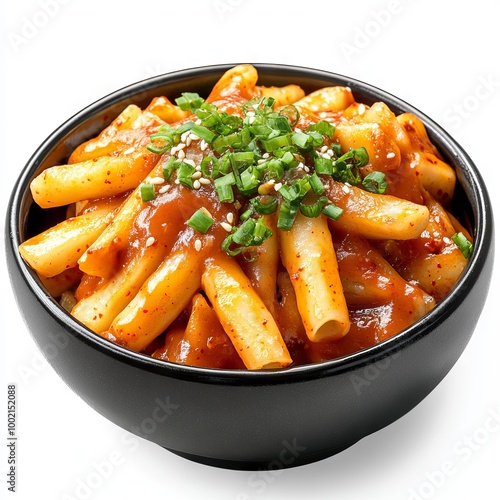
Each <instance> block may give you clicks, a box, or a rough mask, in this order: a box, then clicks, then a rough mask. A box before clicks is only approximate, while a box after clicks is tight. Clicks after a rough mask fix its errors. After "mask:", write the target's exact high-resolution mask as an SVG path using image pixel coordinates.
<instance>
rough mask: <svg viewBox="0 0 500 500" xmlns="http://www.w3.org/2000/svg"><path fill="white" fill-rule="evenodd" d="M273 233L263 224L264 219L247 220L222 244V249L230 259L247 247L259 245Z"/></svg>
mask: <svg viewBox="0 0 500 500" xmlns="http://www.w3.org/2000/svg"><path fill="white" fill-rule="evenodd" d="M272 234H273V232H272V231H271V229H269V228H268V227H267V226H266V225H265V224H264V219H263V218H260V219H259V220H257V221H255V220H254V219H247V220H246V221H245V222H243V224H241V225H240V226H239V227H238V228H237V229H236V231H235V232H234V233H232V234H230V235H229V236H227V237H226V238H225V239H224V241H223V242H222V249H223V250H224V251H225V252H226V253H227V254H228V255H229V256H231V257H234V256H236V255H238V254H240V253H241V252H243V251H245V250H246V248H248V247H249V246H258V245H261V244H262V243H263V242H264V241H265V240H266V239H267V238H269V237H271V236H272Z"/></svg>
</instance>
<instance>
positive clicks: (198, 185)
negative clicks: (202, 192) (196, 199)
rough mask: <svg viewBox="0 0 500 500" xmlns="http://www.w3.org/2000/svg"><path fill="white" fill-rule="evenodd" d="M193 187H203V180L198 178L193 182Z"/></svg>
mask: <svg viewBox="0 0 500 500" xmlns="http://www.w3.org/2000/svg"><path fill="white" fill-rule="evenodd" d="M193 188H194V189H200V188H201V182H200V181H199V180H198V179H196V180H195V181H194V182H193Z"/></svg>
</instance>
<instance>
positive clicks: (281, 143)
mask: <svg viewBox="0 0 500 500" xmlns="http://www.w3.org/2000/svg"><path fill="white" fill-rule="evenodd" d="M292 137H293V136H292ZM291 142H292V139H291V137H290V135H288V134H287V135H279V136H277V137H273V138H271V139H267V140H265V141H262V145H263V146H264V149H265V150H266V151H267V152H268V153H272V152H273V151H276V150H277V149H279V148H282V147H285V146H289V145H290V144H291Z"/></svg>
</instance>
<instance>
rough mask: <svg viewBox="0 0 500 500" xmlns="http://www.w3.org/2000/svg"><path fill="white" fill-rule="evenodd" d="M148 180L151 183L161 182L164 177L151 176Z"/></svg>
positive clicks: (163, 180)
mask: <svg viewBox="0 0 500 500" xmlns="http://www.w3.org/2000/svg"><path fill="white" fill-rule="evenodd" d="M149 182H150V183H151V184H163V183H164V182H165V179H164V178H163V177H153V178H152V179H151V180H150V181H149Z"/></svg>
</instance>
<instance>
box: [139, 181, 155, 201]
mask: <svg viewBox="0 0 500 500" xmlns="http://www.w3.org/2000/svg"><path fill="white" fill-rule="evenodd" d="M140 193H141V199H142V201H152V200H154V199H155V197H156V193H155V187H154V184H146V183H145V184H141V187H140Z"/></svg>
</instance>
